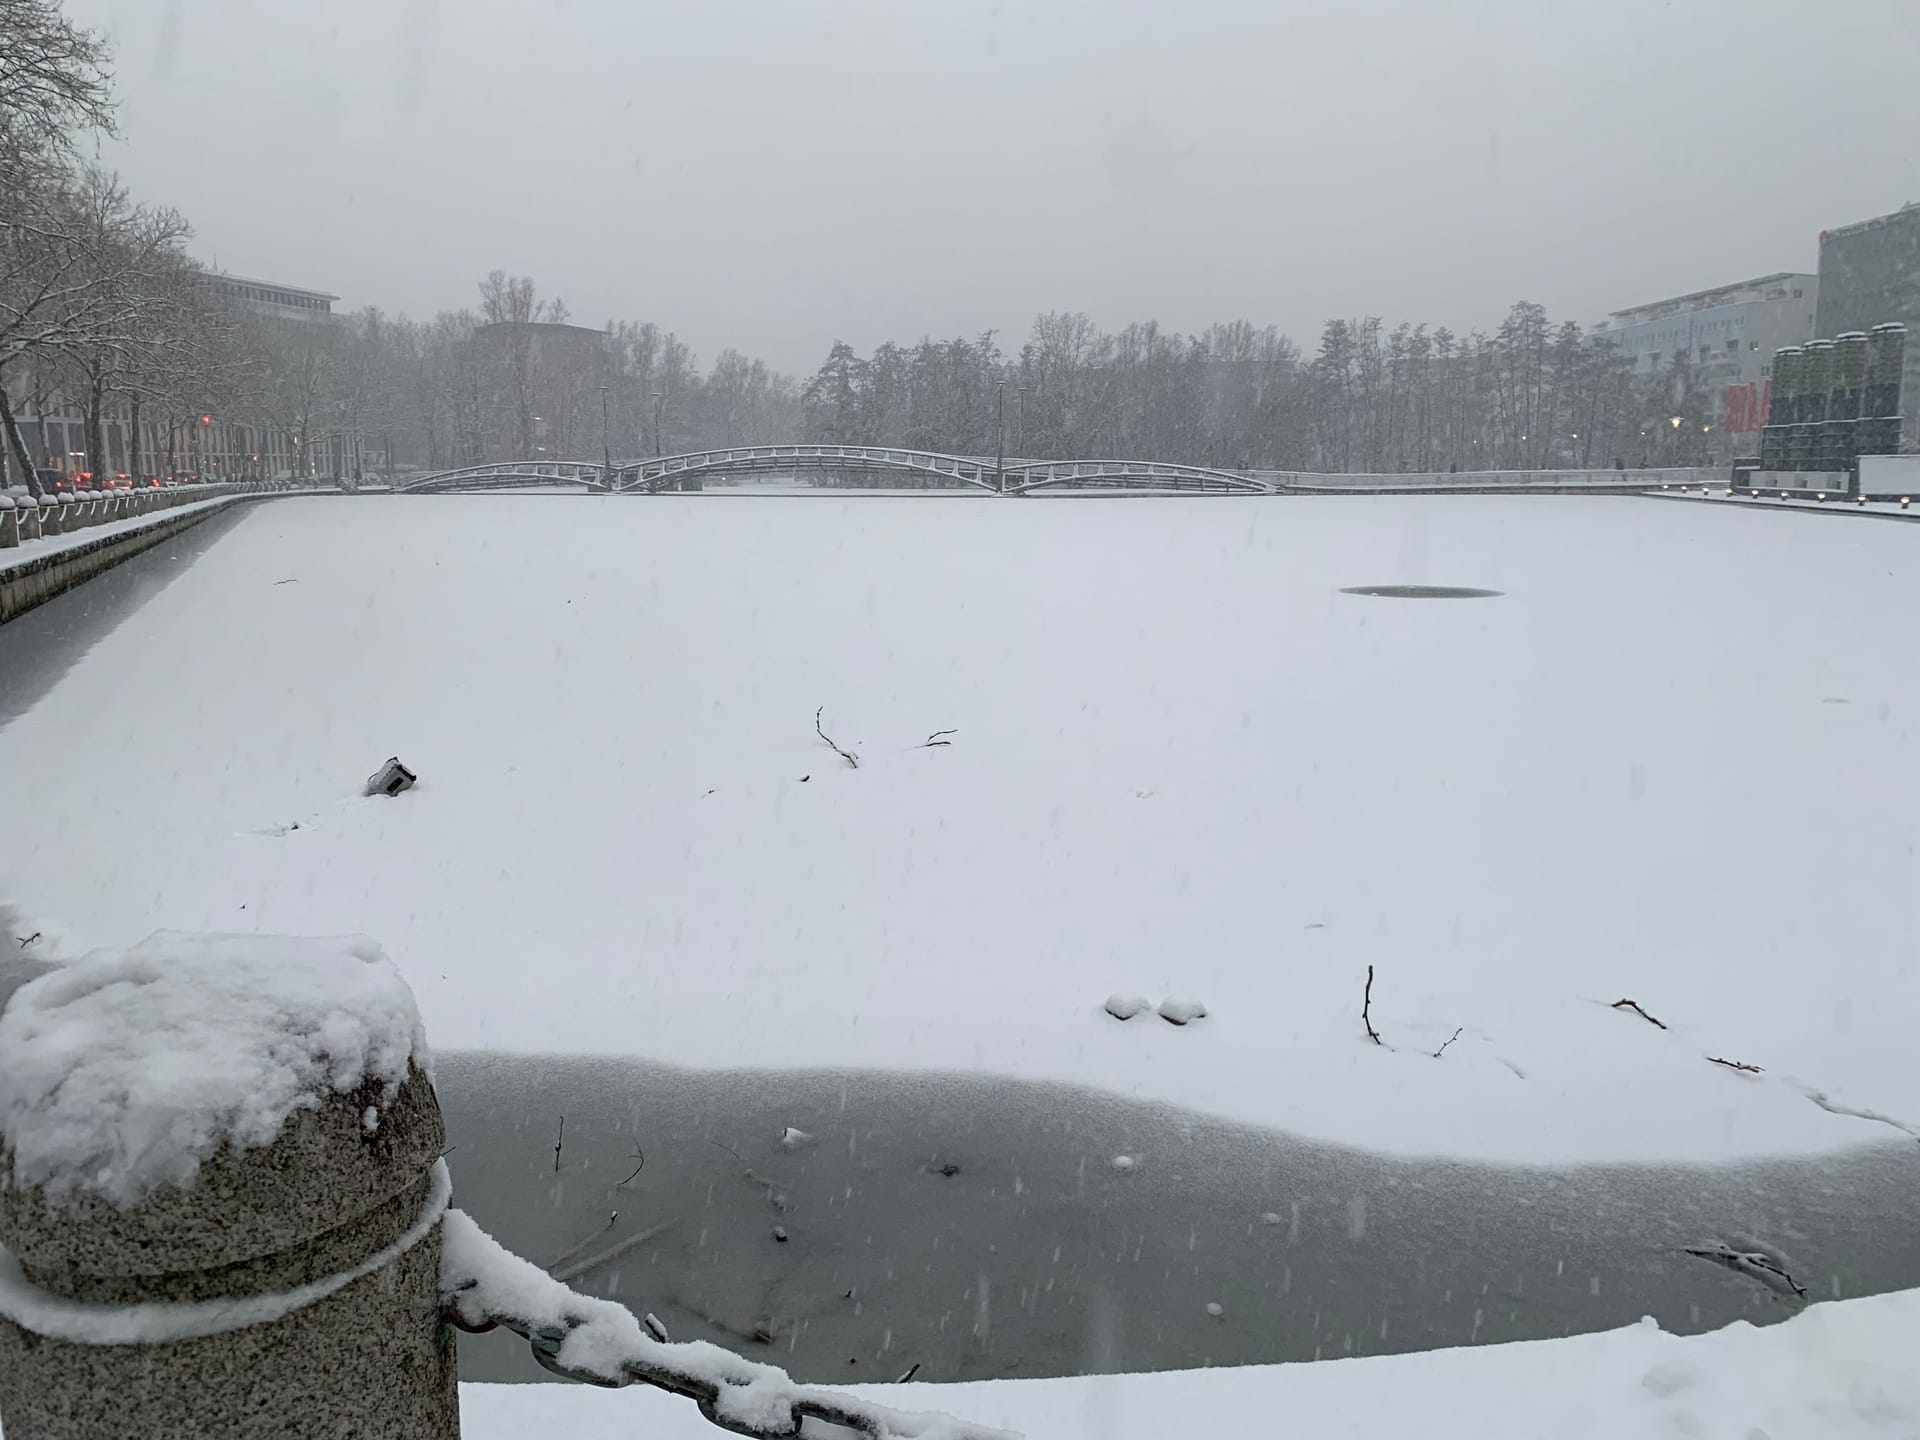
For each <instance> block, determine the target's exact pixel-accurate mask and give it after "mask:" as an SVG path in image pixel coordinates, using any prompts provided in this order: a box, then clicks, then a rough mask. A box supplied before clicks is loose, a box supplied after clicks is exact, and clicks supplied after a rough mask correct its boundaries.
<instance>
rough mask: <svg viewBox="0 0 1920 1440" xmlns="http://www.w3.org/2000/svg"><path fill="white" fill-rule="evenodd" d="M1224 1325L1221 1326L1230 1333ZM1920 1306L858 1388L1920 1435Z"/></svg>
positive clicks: (1049, 1417)
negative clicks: (1712, 1328) (1153, 1369)
mask: <svg viewBox="0 0 1920 1440" xmlns="http://www.w3.org/2000/svg"><path fill="white" fill-rule="evenodd" d="M1223 1323H1224V1320H1223ZM1916 1337H1920V1291H1912V1290H1908V1291H1903V1292H1900V1293H1897V1294H1892V1295H1880V1296H1875V1297H1873V1298H1872V1299H1866V1300H1846V1301H1839V1302H1835V1303H1832V1304H1824V1305H1815V1306H1813V1307H1812V1308H1810V1309H1809V1310H1807V1311H1806V1312H1805V1313H1804V1314H1802V1315H1799V1316H1796V1317H1795V1318H1794V1319H1792V1320H1789V1321H1786V1322H1785V1323H1784V1324H1780V1325H1774V1326H1770V1327H1768V1328H1766V1329H1764V1330H1757V1329H1755V1328H1753V1327H1752V1326H1750V1325H1746V1324H1744V1323H1742V1324H1735V1325H1730V1326H1728V1327H1727V1328H1726V1329H1724V1330H1720V1331H1716V1332H1714V1333H1713V1334H1710V1335H1696V1336H1691V1337H1688V1338H1684V1339H1683V1338H1681V1337H1678V1336H1673V1335H1667V1334H1663V1333H1662V1332H1661V1331H1659V1330H1658V1329H1656V1328H1654V1327H1653V1325H1652V1324H1651V1322H1647V1323H1643V1324H1641V1325H1638V1326H1633V1327H1631V1328H1628V1329H1625V1330H1615V1331H1612V1332H1609V1333H1607V1334H1602V1335H1582V1336H1577V1337H1575V1338H1572V1339H1567V1340H1540V1341H1534V1342H1531V1343H1528V1344H1521V1345H1493V1346H1485V1347H1482V1348H1479V1349H1470V1350H1433V1351H1428V1352H1426V1353H1425V1354H1420V1355H1392V1356H1381V1357H1376V1358H1373V1359H1365V1360H1338V1361H1327V1362H1325V1363H1322V1364H1318V1365H1274V1366H1262V1367H1248V1368H1243V1369H1236V1370H1204V1371H1202V1370H1186V1371H1171V1372H1165V1373H1161V1374H1157V1375H1106V1376H1087V1377H1083V1378H1077V1379H1067V1380H994V1381H983V1382H979V1383H975V1384H967V1385H878V1386H869V1387H861V1390H860V1393H862V1394H865V1395H867V1396H869V1397H871V1398H872V1399H875V1400H879V1401H882V1402H883V1403H885V1404H888V1405H893V1406H897V1407H899V1408H902V1409H931V1410H941V1411H945V1412H946V1413H948V1414H951V1415H959V1416H963V1417H965V1418H966V1419H968V1420H972V1421H975V1422H978V1423H982V1424H990V1425H998V1426H1002V1427H1005V1428H1007V1429H1012V1430H1018V1431H1021V1432H1023V1433H1024V1434H1025V1435H1026V1436H1027V1437H1028V1440H1166V1437H1169V1436H1192V1437H1196V1440H1199V1437H1205V1440H1267V1437H1272V1436H1296V1435H1297V1436H1301V1437H1309V1440H1331V1437H1335V1436H1353V1437H1356V1440H1357V1437H1365V1440H1543V1437H1549V1436H1550V1437H1553V1440H1581V1437H1592V1440H1675V1437H1685V1440H1760V1437H1763V1436H1764V1437H1766V1440H1864V1437H1870V1436H1871V1437H1882V1440H1911V1437H1912V1436H1914V1435H1916V1434H1920V1346H1916V1344H1915V1340H1916ZM460 1414H461V1433H462V1434H463V1435H465V1436H466V1437H467V1440H520V1437H523V1436H528V1435H564V1436H566V1437H568V1440H626V1437H629V1436H635V1435H647V1436H651V1437H654V1440H713V1437H715V1436H717V1435H718V1434H719V1433H720V1432H718V1431H716V1430H715V1429H714V1428H713V1427H712V1426H710V1425H708V1424H707V1423H706V1422H705V1421H704V1420H702V1419H701V1418H700V1416H699V1413H698V1412H697V1411H695V1410H694V1408H693V1407H692V1406H691V1405H690V1404H688V1403H687V1402H686V1401H684V1400H679V1399H676V1398H674V1397H672V1396H669V1395H665V1394H662V1393H660V1392H658V1391H639V1390H619V1391H612V1392H609V1391H603V1390H593V1389H588V1388H587V1387H585V1386H572V1387H566V1386H557V1385H464V1386H462V1387H461V1391H460Z"/></svg>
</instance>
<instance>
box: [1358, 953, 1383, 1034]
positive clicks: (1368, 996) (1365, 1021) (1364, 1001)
mask: <svg viewBox="0 0 1920 1440" xmlns="http://www.w3.org/2000/svg"><path fill="white" fill-rule="evenodd" d="M1360 1023H1361V1024H1362V1025H1364V1026H1366V1027H1367V1038H1368V1039H1369V1040H1371V1041H1373V1043H1374V1044H1376V1045H1384V1044H1385V1043H1386V1042H1385V1041H1384V1040H1382V1039H1381V1038H1380V1032H1379V1031H1378V1030H1376V1029H1374V1028H1373V967H1372V966H1371V965H1369V966H1367V988H1366V991H1365V993H1364V994H1363V995H1362V996H1361V997H1360Z"/></svg>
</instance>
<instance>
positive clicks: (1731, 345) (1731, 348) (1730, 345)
mask: <svg viewBox="0 0 1920 1440" xmlns="http://www.w3.org/2000/svg"><path fill="white" fill-rule="evenodd" d="M1739 348H1740V342H1739V341H1738V340H1729V341H1727V353H1728V354H1729V355H1731V354H1733V353H1734V352H1735V351H1736V350H1738V349H1739Z"/></svg>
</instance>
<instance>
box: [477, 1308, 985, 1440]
mask: <svg viewBox="0 0 1920 1440" xmlns="http://www.w3.org/2000/svg"><path fill="white" fill-rule="evenodd" d="M447 1315H448V1319H449V1321H450V1322H451V1323H452V1324H453V1325H455V1326H457V1327H458V1328H459V1329H461V1330H465V1331H467V1332H468V1333H469V1334H475V1335H479V1334H484V1333H485V1332H487V1331H489V1330H492V1329H495V1328H496V1327H498V1328H502V1329H506V1330H511V1331H513V1333H514V1334H516V1335H519V1336H521V1337H522V1338H523V1339H525V1340H526V1341H527V1343H528V1344H529V1345H530V1346H531V1347H532V1349H533V1358H534V1359H535V1360H536V1361H538V1362H539V1364H540V1365H541V1367H542V1368H544V1369H546V1370H550V1371H552V1372H553V1373H554V1374H555V1375H558V1376H560V1377H561V1378H562V1379H565V1380H577V1381H579V1382H581V1383H582V1384H585V1385H597V1386H599V1387H601V1388H602V1389H609V1390H612V1389H619V1388H621V1387H623V1386H627V1385H652V1386H654V1387H655V1388H656V1389H660V1390H666V1391H669V1392H671V1393H672V1394H675V1395H684V1396H685V1397H686V1398H687V1399H689V1400H691V1401H693V1403H694V1404H695V1405H697V1406H699V1407H700V1413H701V1414H702V1415H704V1416H705V1417H706V1418H707V1419H708V1421H710V1422H711V1423H712V1424H714V1425H717V1426H718V1427H719V1428H720V1429H722V1430H727V1431H731V1432H732V1433H733V1434H735V1435H747V1436H752V1437H753V1440H796V1437H798V1436H800V1435H801V1433H802V1431H801V1426H802V1424H803V1422H805V1421H807V1420H817V1421H820V1422H822V1423H823V1424H827V1425H837V1426H840V1427H842V1428H843V1429H846V1430H850V1431H852V1432H854V1433H855V1434H856V1435H863V1436H866V1437H868V1440H1020V1437H1018V1436H1016V1435H1013V1434H1011V1433H1010V1432H1008V1431H1005V1430H995V1429H992V1428H990V1427H987V1426H983V1425H970V1424H967V1423H966V1422H965V1421H960V1420H955V1419H953V1418H951V1417H950V1416H946V1415H941V1414H935V1413H928V1412H920V1413H909V1412H907V1411H902V1410H893V1409H890V1408H888V1407H887V1406H885V1405H876V1404H873V1403H872V1402H871V1401H867V1400H861V1399H859V1398H857V1397H855V1396H852V1395H845V1394H836V1393H831V1392H828V1391H823V1390H817V1389H814V1388H812V1387H810V1386H797V1387H795V1389H796V1391H797V1392H798V1393H795V1394H794V1395H793V1397H792V1398H791V1399H790V1400H789V1401H788V1402H787V1403H786V1405H785V1407H784V1408H785V1410H786V1418H785V1420H784V1422H782V1423H773V1424H766V1425H759V1424H754V1423H752V1422H750V1421H745V1420H741V1419H738V1418H733V1417H729V1416H726V1415H723V1414H722V1413H721V1410H720V1401H721V1396H722V1392H723V1390H724V1389H725V1388H727V1385H728V1382H725V1381H719V1380H715V1379H712V1378H711V1377H709V1376H707V1375H702V1374H699V1373H696V1372H694V1371H693V1370H690V1369H681V1368H679V1367H676V1366H674V1365H673V1364H671V1363H668V1362H665V1361H662V1360H658V1359H654V1358H651V1357H649V1356H647V1355H645V1354H642V1353H638V1352H636V1353H635V1354H633V1355H632V1356H630V1357H628V1358H626V1359H625V1360H623V1361H622V1363H621V1365H620V1372H619V1373H620V1378H619V1379H617V1380H616V1379H610V1378H608V1376H607V1375H605V1374H603V1373H600V1372H598V1371H591V1370H580V1369H575V1368H572V1367H569V1366H566V1365H562V1364H561V1363H560V1360H559V1355H560V1351H561V1348H562V1347H563V1346H564V1345H565V1344H566V1342H567V1337H568V1336H569V1335H571V1334H572V1333H573V1331H574V1330H576V1329H578V1328H579V1327H580V1326H581V1325H583V1324H585V1323H586V1321H585V1320H584V1319H583V1318H575V1317H572V1316H569V1317H567V1323H566V1324H564V1325H551V1324H544V1323H542V1322H539V1321H534V1320H528V1319H526V1318H524V1317H522V1316H519V1315H514V1314H510V1313H507V1312H504V1311H499V1310H493V1309H488V1310H487V1311H485V1312H484V1314H483V1316H482V1318H481V1319H480V1321H479V1322H478V1323H472V1322H469V1321H468V1320H467V1319H465V1318H464V1317H462V1315H461V1314H460V1310H459V1307H458V1306H457V1305H449V1306H448V1307H447ZM657 1348H660V1349H665V1348H666V1347H664V1346H662V1347H657ZM743 1363H744V1362H743ZM809 1433H813V1432H809Z"/></svg>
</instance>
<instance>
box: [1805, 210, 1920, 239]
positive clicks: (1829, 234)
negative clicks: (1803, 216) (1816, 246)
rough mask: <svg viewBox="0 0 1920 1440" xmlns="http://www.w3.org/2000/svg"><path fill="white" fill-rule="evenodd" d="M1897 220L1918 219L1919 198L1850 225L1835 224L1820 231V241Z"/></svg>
mask: <svg viewBox="0 0 1920 1440" xmlns="http://www.w3.org/2000/svg"><path fill="white" fill-rule="evenodd" d="M1898 220H1912V221H1920V200H1909V201H1907V203H1906V204H1904V205H1902V206H1901V207H1900V208H1899V209H1898V210H1889V211H1888V212H1887V213H1886V214H1884V215H1875V216H1873V217H1872V218H1871V219H1868V220H1856V221H1854V222H1853V223H1852V224H1851V225H1835V226H1834V227H1833V228H1832V229H1830V230H1822V231H1821V232H1820V243H1821V244H1822V245H1824V244H1826V243H1827V242H1828V241H1829V240H1832V239H1834V238H1835V237H1836V236H1844V235H1858V234H1860V233H1861V232H1862V231H1864V230H1873V229H1877V228H1878V227H1880V226H1882V225H1886V224H1890V223H1892V222H1894V221H1898Z"/></svg>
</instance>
